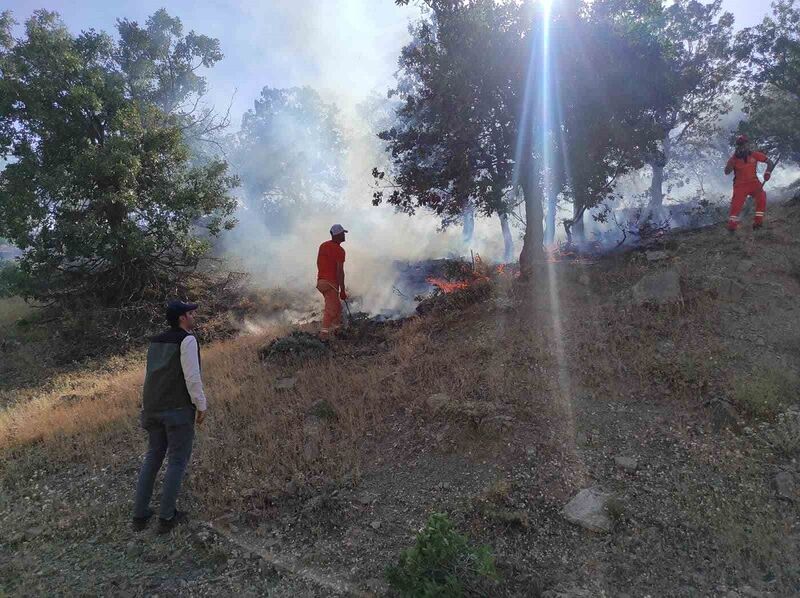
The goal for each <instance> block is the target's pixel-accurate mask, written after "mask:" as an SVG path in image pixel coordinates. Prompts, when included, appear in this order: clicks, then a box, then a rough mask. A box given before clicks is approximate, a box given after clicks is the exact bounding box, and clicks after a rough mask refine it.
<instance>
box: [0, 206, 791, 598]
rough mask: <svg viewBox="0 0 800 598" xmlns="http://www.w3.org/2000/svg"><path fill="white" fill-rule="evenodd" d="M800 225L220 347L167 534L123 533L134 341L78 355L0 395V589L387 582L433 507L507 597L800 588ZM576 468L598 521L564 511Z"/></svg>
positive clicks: (322, 588)
mask: <svg viewBox="0 0 800 598" xmlns="http://www.w3.org/2000/svg"><path fill="white" fill-rule="evenodd" d="M798 233H800V207H798V206H788V207H779V208H778V207H776V208H774V209H772V210H771V212H770V214H769V220H768V226H767V229H766V230H763V231H759V232H758V233H756V234H754V233H753V232H752V231H750V230H746V229H743V230H742V231H740V233H739V234H737V235H736V236H731V235H729V234H728V233H727V232H726V231H725V230H724V229H723V228H722V227H721V226H717V227H712V228H708V229H703V230H697V231H691V232H686V233H679V234H675V235H672V236H670V237H668V238H664V239H662V240H660V241H659V243H658V244H656V245H653V246H651V247H649V248H648V250H647V251H631V252H627V253H624V254H620V255H616V256H613V257H608V258H605V259H601V260H596V261H590V260H580V261H577V262H574V261H571V262H566V261H565V262H555V263H550V264H547V265H543V266H542V268H541V272H540V273H539V276H538V277H537V282H536V283H535V284H533V285H531V286H528V287H526V286H522V285H520V283H519V282H518V281H516V280H514V279H513V278H511V277H509V276H508V275H505V274H502V275H498V276H496V277H494V278H493V280H492V282H491V283H481V284H483V285H486V286H484V287H481V288H480V290H476V289H467V290H466V291H464V292H463V294H462V295H461V297H462V298H461V299H459V298H458V296H456V295H454V296H453V298H452V300H450V299H447V300H445V301H443V302H442V304H441V305H440V306H439V307H438V308H437V309H434V310H433V311H432V313H429V314H428V315H426V316H424V317H418V318H413V319H410V320H408V321H406V322H404V323H403V324H402V325H401V326H389V325H387V326H369V327H367V328H354V329H353V330H352V331H351V332H350V334H349V335H348V336H347V337H346V338H345V339H344V340H342V341H340V342H339V343H338V344H337V345H336V346H335V348H334V351H333V352H332V353H331V354H327V355H323V356H320V357H315V358H312V359H310V360H305V361H298V360H289V361H278V362H271V361H267V362H262V361H261V360H260V359H259V348H260V347H262V346H263V345H264V344H266V343H267V341H268V340H269V339H270V338H271V337H273V336H275V335H277V334H278V333H282V332H283V331H278V330H276V331H274V332H273V333H272V334H271V335H263V336H252V337H244V338H240V339H237V340H234V341H227V342H222V343H218V344H215V345H212V346H211V347H209V348H208V350H207V351H206V352H205V353H204V366H205V368H206V378H207V386H208V394H209V397H210V404H211V412H210V418H209V421H208V422H207V425H206V426H205V427H204V428H202V429H201V430H199V431H198V437H197V441H196V445H195V451H194V454H193V462H192V465H191V469H190V472H191V473H190V476H189V479H188V480H187V484H186V486H185V500H184V505H185V506H187V507H188V508H189V509H190V510H191V512H192V514H193V516H194V520H193V523H192V524H191V525H190V526H188V527H187V528H185V529H181V530H179V531H177V532H176V533H175V535H174V537H173V538H172V539H171V540H168V539H164V538H158V537H156V536H155V535H154V534H153V532H152V530H150V531H147V532H145V533H143V534H141V535H135V534H134V533H133V532H131V531H130V530H129V529H128V527H127V523H128V515H129V508H130V499H131V493H132V489H133V484H134V476H135V473H136V470H137V467H138V464H139V459H140V455H141V452H142V451H143V448H144V439H143V436H142V434H141V433H140V431H139V430H138V429H137V427H136V410H137V405H138V396H139V385H140V384H141V379H142V372H141V363H133V365H131V366H127V368H126V369H124V370H123V371H122V372H116V373H114V374H113V375H108V376H98V375H91V374H86V375H84V376H78V375H76V376H73V377H72V378H71V379H70V381H69V385H70V387H71V388H72V389H73V390H72V391H71V392H70V393H69V394H65V393H64V392H63V386H62V388H61V390H59V391H57V392H56V391H54V390H48V391H43V392H41V393H40V394H39V396H37V397H36V398H34V399H33V400H26V401H20V402H18V403H16V404H12V405H10V406H8V407H7V408H6V409H5V411H3V412H1V413H0V450H2V451H3V453H2V454H3V472H2V491H1V492H0V518H2V521H3V532H2V534H0V542H2V550H1V551H0V580H1V581H0V584H2V585H0V590H4V591H5V592H7V593H9V594H13V595H41V594H52V593H63V594H68V595H71V594H83V593H88V594H115V595H132V596H136V595H151V594H156V593H157V594H169V595H187V596H188V595H229V594H232V593H238V594H248V593H249V595H276V596H329V595H334V594H352V595H383V594H384V593H386V592H387V591H388V588H387V586H386V583H385V581H384V576H383V573H384V569H385V567H386V566H387V565H389V564H391V563H394V562H396V560H397V558H398V555H399V553H400V551H401V550H402V549H403V548H405V547H407V546H409V545H411V544H412V543H413V538H414V535H415V534H416V532H417V530H419V529H420V528H421V527H422V525H423V524H424V522H425V521H426V519H427V518H428V516H429V515H430V513H432V512H435V511H439V512H445V513H447V514H448V515H449V517H450V518H451V520H452V521H454V522H455V524H456V526H457V528H458V529H459V530H461V531H462V532H463V533H464V534H466V536H467V537H469V538H470V540H472V541H474V542H475V543H479V544H486V545H488V546H489V547H490V548H491V550H492V551H493V553H494V554H495V556H496V558H497V563H498V569H499V572H500V574H501V579H500V581H499V582H497V584H496V586H495V587H494V589H493V590H492V592H491V595H497V596H503V595H508V596H536V595H540V594H541V595H547V596H602V595H606V596H624V595H628V596H644V595H651V596H729V597H731V598H733V597H736V596H790V595H796V594H797V593H798V592H800V566H798V563H800V528H798V515H800V512H799V511H798V499H800V496H798V487H800V466H798V460H797V459H798V457H800V403H799V402H798V400H799V398H800V395H799V394H798V388H799V387H798V382H797V380H798V374H800V356H799V355H798V348H800V315H799V314H798V308H799V307H800V301H799V300H798V297H800V247H799V246H798V243H797V242H796V241H795V239H796V238H797V236H798ZM643 279H645V281H644V282H642V280H643ZM286 378H292V379H293V380H292V381H288V382H284V383H283V384H281V385H278V386H282V387H283V388H278V387H276V384H275V382H276V380H279V379H284V380H285V379H286ZM47 388H50V389H52V388H53V385H52V384H51V385H49V386H48V387H47ZM586 488H601V489H602V490H603V491H605V492H607V493H609V494H613V496H614V499H613V501H612V502H611V503H610V505H611V506H610V507H608V508H607V509H606V511H607V513H606V514H607V515H608V516H609V517H610V521H611V523H612V524H613V529H612V530H611V531H610V532H609V533H597V532H591V531H587V530H586V529H584V528H582V527H580V526H577V525H574V524H573V523H570V522H568V521H567V520H566V519H565V517H564V516H563V514H562V509H563V507H564V505H565V504H566V503H567V502H568V501H569V500H570V499H571V498H572V497H573V496H575V495H576V494H577V493H578V492H579V491H580V490H582V489H586Z"/></svg>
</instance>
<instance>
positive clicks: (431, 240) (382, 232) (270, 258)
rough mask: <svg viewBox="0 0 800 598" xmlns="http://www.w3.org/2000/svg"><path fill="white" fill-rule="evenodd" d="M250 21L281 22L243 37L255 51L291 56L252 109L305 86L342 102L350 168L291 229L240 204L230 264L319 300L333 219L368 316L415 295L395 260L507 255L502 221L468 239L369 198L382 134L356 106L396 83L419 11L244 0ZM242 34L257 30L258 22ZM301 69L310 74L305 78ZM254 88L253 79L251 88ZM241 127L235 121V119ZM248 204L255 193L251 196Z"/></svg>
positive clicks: (350, 0)
mask: <svg viewBox="0 0 800 598" xmlns="http://www.w3.org/2000/svg"><path fill="white" fill-rule="evenodd" d="M238 9H239V10H240V11H242V12H243V13H245V15H246V17H247V18H248V19H249V20H251V21H256V22H257V21H259V20H262V21H263V22H265V23H280V24H281V26H280V28H279V30H278V29H276V28H274V27H273V26H272V25H265V27H266V28H267V29H268V30H269V33H270V34H272V35H273V36H274V37H271V38H264V39H255V38H254V37H252V33H244V32H241V33H238V34H237V35H240V36H241V35H248V36H251V37H248V38H247V39H238V43H240V44H241V43H249V44H252V45H253V46H254V48H255V49H256V50H258V49H259V48H264V51H268V50H267V47H270V46H274V45H276V44H277V45H278V46H279V47H283V48H284V51H285V48H292V50H293V52H292V53H291V56H288V55H287V56H286V63H287V69H288V75H287V76H285V77H284V79H282V80H280V81H274V80H269V77H268V76H264V77H263V80H262V81H261V82H260V86H259V87H258V88H257V89H256V90H255V91H254V92H253V97H252V98H250V101H249V103H248V105H247V106H246V108H247V107H250V106H252V101H253V100H254V99H255V97H256V96H257V94H258V93H259V91H260V89H261V87H263V86H265V85H268V86H270V87H280V86H283V85H286V84H288V85H308V86H311V87H313V88H314V89H316V90H317V91H318V92H319V93H320V95H321V96H322V98H323V99H324V101H325V102H329V103H330V102H333V103H335V104H336V105H337V107H338V108H339V109H340V111H341V112H340V124H341V125H342V127H343V129H344V131H345V138H346V143H347V154H346V163H345V165H344V171H345V172H344V174H345V181H346V184H345V188H344V190H343V191H342V193H341V194H340V195H339V196H338V197H337V198H336V199H334V200H333V201H330V200H325V199H322V198H319V199H318V200H315V201H314V202H312V203H313V206H314V207H313V209H312V210H308V209H305V211H304V213H302V214H300V215H299V217H298V218H296V219H295V224H293V225H292V226H291V229H290V230H287V231H281V232H279V233H276V232H274V231H271V230H270V229H269V228H268V227H267V226H266V225H265V223H264V222H263V220H262V218H261V217H259V215H257V214H255V212H254V211H253V210H248V209H246V208H244V207H243V208H242V209H241V210H240V213H239V214H238V218H239V225H238V226H237V227H236V229H235V230H234V231H232V232H231V233H229V234H227V235H226V236H225V238H224V239H223V249H224V250H225V252H226V254H227V256H228V257H229V258H230V259H231V261H232V262H233V265H234V267H236V266H238V267H241V268H242V269H243V270H244V271H246V272H248V273H249V274H250V275H251V279H252V280H253V282H254V283H255V284H256V285H258V286H260V287H263V288H276V287H277V288H286V289H288V290H292V291H301V292H302V291H304V290H307V291H308V293H309V295H310V297H311V298H317V297H316V296H317V291H316V290H315V285H316V256H317V249H318V247H319V245H320V243H322V242H323V241H326V240H328V239H329V238H330V235H329V233H328V231H329V229H330V227H331V225H332V224H334V223H340V224H342V225H344V227H345V228H346V229H348V230H349V231H350V234H349V235H348V239H347V242H346V243H345V245H344V247H345V250H346V251H347V261H346V264H345V273H346V282H347V287H348V292H349V293H350V294H351V295H352V296H354V297H357V298H358V302H357V307H358V308H359V309H363V310H364V311H368V312H370V313H380V312H398V311H401V312H402V311H408V309H410V308H411V307H413V302H412V301H411V299H412V298H410V297H403V296H401V295H400V294H399V293H398V292H396V290H395V288H394V287H395V283H396V280H395V277H396V274H397V272H396V268H395V264H394V262H395V261H401V262H402V261H417V260H423V259H427V258H439V257H447V256H451V255H459V256H461V255H466V256H469V254H470V251H474V252H476V253H478V254H480V255H481V256H482V257H483V258H484V259H487V260H499V259H500V258H501V257H502V250H503V248H502V236H501V231H500V224H499V221H498V220H497V219H496V218H494V219H488V220H487V219H479V220H478V221H477V222H476V227H475V234H474V236H473V239H472V241H471V242H470V244H469V246H465V245H464V243H463V242H462V238H461V231H460V230H459V229H458V228H457V227H456V228H451V229H448V230H447V231H445V232H441V231H440V230H439V225H440V222H439V220H438V219H437V218H435V217H433V216H431V215H429V214H423V213H419V214H417V215H415V216H413V217H409V216H407V215H404V214H397V213H395V212H394V210H393V209H392V208H390V207H388V206H380V207H374V206H373V205H372V193H373V189H372V184H373V179H372V175H371V172H372V168H373V167H374V166H377V165H378V164H377V162H376V154H375V144H374V139H371V136H372V135H374V134H375V133H376V132H377V131H369V130H368V124H367V123H366V122H365V120H364V118H363V114H362V115H360V114H359V111H358V110H357V106H358V105H359V103H361V102H363V101H364V100H365V99H366V98H367V97H368V96H369V95H375V94H380V95H381V96H385V94H386V91H387V90H388V89H389V88H390V87H391V86H392V85H393V82H394V79H393V74H394V72H395V70H396V68H397V66H396V65H397V58H398V56H399V53H400V50H401V48H402V46H403V45H404V44H405V43H407V41H408V40H409V35H408V22H409V19H412V18H415V17H416V16H418V14H419V13H418V12H417V10H416V9H414V8H398V7H396V6H394V3H392V2H387V3H385V4H381V3H375V2H373V1H371V0H347V1H344V2H336V3H333V2H327V1H325V0H305V1H304V2H300V3H297V2H290V1H288V0H287V1H279V2H271V3H270V4H269V8H266V7H265V6H261V5H259V4H258V3H250V2H242V3H241V4H240V6H239V7H238ZM243 31H247V32H252V31H253V29H252V28H247V29H246V30H244V29H243ZM296 70H302V71H303V72H304V73H313V74H312V75H308V74H306V75H305V76H303V77H299V76H298V74H297V72H296ZM251 87H252V86H251ZM237 124H238V123H237ZM247 199H248V201H247V202H242V203H243V204H244V203H250V204H251V205H252V202H251V201H249V200H252V199H254V198H247Z"/></svg>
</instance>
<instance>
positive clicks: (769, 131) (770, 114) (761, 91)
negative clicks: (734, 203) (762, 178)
mask: <svg viewBox="0 0 800 598" xmlns="http://www.w3.org/2000/svg"><path fill="white" fill-rule="evenodd" d="M736 55H737V59H738V64H739V68H740V69H742V70H743V73H742V77H741V80H740V85H739V91H740V93H741V94H742V96H743V97H744V99H745V106H744V111H745V113H746V114H747V115H748V117H749V118H748V120H747V121H746V122H745V123H743V124H742V130H743V131H744V132H747V133H748V134H749V135H750V136H751V137H752V138H753V139H755V140H756V141H757V145H758V146H759V147H760V148H761V149H763V150H764V151H767V152H770V153H771V154H772V155H773V157H775V158H777V159H784V160H792V161H795V162H796V161H798V160H800V102H798V89H800V7H798V6H797V4H796V1H795V0H777V1H776V2H774V3H773V14H772V15H771V16H767V17H765V18H764V20H763V21H762V22H761V23H760V24H759V25H756V26H755V27H750V28H748V29H744V30H743V31H741V32H740V33H739V35H738V36H737V38H736Z"/></svg>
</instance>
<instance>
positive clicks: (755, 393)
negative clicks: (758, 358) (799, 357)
mask: <svg viewBox="0 0 800 598" xmlns="http://www.w3.org/2000/svg"><path fill="white" fill-rule="evenodd" d="M798 390H800V384H799V383H798V380H797V377H796V376H794V375H793V374H792V373H791V372H788V371H786V370H779V369H765V370H761V371H759V372H757V373H754V374H751V375H750V376H748V377H747V378H746V379H744V380H741V381H739V383H738V384H737V385H736V388H735V390H734V395H733V400H734V402H735V403H736V405H738V406H739V407H740V408H741V409H742V410H744V411H745V412H746V413H747V414H748V415H750V416H752V417H756V418H770V417H774V416H775V415H777V413H778V412H779V411H780V410H781V408H782V407H784V406H785V405H787V404H789V403H791V402H793V401H795V400H796V398H797V395H798Z"/></svg>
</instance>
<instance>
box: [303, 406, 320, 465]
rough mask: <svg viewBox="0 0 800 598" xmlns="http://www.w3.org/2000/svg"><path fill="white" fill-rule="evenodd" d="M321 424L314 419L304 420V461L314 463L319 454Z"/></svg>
mask: <svg viewBox="0 0 800 598" xmlns="http://www.w3.org/2000/svg"><path fill="white" fill-rule="evenodd" d="M321 436H322V422H320V420H319V419H317V418H316V417H309V418H306V421H305V423H304V424H303V437H304V441H303V456H304V457H305V459H306V461H314V460H316V459H317V458H318V457H319V454H320V440H321Z"/></svg>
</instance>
